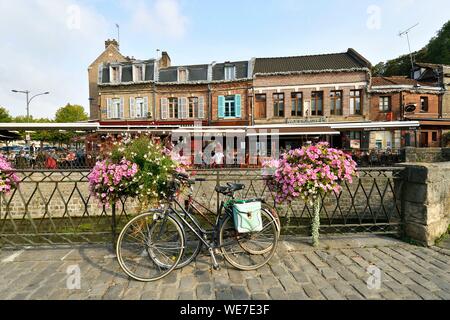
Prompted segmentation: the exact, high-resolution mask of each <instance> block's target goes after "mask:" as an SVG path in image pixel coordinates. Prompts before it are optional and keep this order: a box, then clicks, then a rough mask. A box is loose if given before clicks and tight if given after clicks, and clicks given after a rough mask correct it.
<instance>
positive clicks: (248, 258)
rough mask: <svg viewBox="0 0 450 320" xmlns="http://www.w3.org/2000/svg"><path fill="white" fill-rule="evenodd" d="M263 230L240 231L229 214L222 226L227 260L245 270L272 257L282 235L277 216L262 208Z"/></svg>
mask: <svg viewBox="0 0 450 320" xmlns="http://www.w3.org/2000/svg"><path fill="white" fill-rule="evenodd" d="M261 217H262V221H263V230H262V231H260V232H254V233H238V232H237V231H236V229H235V225H234V221H233V218H232V217H231V216H227V217H226V218H225V220H224V221H223V223H222V226H221V228H220V236H219V241H220V247H221V250H222V254H223V256H224V258H225V260H227V261H228V263H230V264H231V265H232V266H234V267H236V268H237V269H240V270H243V271H250V270H256V269H259V268H261V267H262V266H264V265H265V264H266V263H268V262H269V261H270V259H272V257H273V255H274V254H275V252H276V249H277V246H278V240H279V236H280V232H279V228H278V222H277V221H276V218H275V217H274V216H273V215H272V214H270V213H269V212H267V211H266V210H261Z"/></svg>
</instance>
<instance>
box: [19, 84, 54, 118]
mask: <svg viewBox="0 0 450 320" xmlns="http://www.w3.org/2000/svg"><path fill="white" fill-rule="evenodd" d="M11 91H12V92H14V93H23V94H25V95H26V96H27V120H28V121H30V103H31V101H32V100H33V99H34V98H36V97H39V96H43V95H47V94H50V92H43V93H39V94H36V95H34V96H32V97H31V98H30V93H31V91H29V90H26V91H21V90H11Z"/></svg>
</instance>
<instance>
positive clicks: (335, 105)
mask: <svg viewBox="0 0 450 320" xmlns="http://www.w3.org/2000/svg"><path fill="white" fill-rule="evenodd" d="M330 100H331V104H330V113H331V114H332V115H334V116H342V91H338V90H333V91H331V92H330Z"/></svg>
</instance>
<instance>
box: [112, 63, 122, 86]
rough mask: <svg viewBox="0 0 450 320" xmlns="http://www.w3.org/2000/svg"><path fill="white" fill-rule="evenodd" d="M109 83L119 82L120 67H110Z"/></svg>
mask: <svg viewBox="0 0 450 320" xmlns="http://www.w3.org/2000/svg"><path fill="white" fill-rule="evenodd" d="M111 82H112V83H119V82H120V66H112V67H111Z"/></svg>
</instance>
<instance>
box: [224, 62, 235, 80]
mask: <svg viewBox="0 0 450 320" xmlns="http://www.w3.org/2000/svg"><path fill="white" fill-rule="evenodd" d="M234 79H236V67H235V66H232V65H229V66H227V65H226V66H225V80H234Z"/></svg>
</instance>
